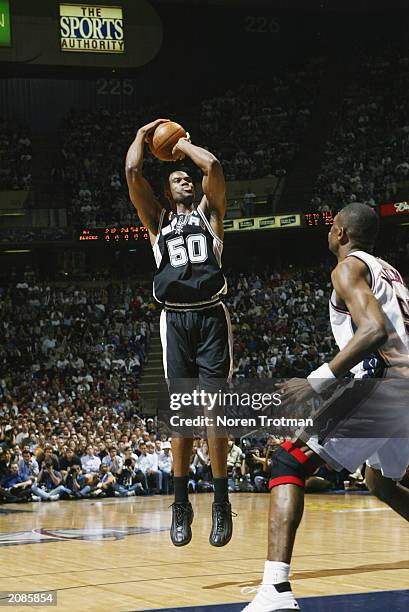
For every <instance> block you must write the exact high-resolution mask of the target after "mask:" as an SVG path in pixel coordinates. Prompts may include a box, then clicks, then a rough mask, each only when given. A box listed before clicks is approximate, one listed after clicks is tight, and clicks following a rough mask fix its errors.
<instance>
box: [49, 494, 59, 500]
mask: <svg viewBox="0 0 409 612" xmlns="http://www.w3.org/2000/svg"><path fill="white" fill-rule="evenodd" d="M59 499H60V496H59V495H50V497H49V500H50V501H58V500H59Z"/></svg>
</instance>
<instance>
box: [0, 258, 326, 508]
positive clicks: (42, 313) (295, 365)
mask: <svg viewBox="0 0 409 612" xmlns="http://www.w3.org/2000/svg"><path fill="white" fill-rule="evenodd" d="M105 285H106V286H104V287H96V286H94V285H91V286H90V287H88V288H84V286H81V285H77V286H74V285H68V284H67V283H65V284H63V283H56V284H46V283H41V282H38V281H37V280H36V278H35V276H34V275H33V274H30V275H29V274H27V275H26V277H25V278H24V279H22V280H20V282H15V283H12V284H11V285H9V286H7V287H5V288H2V289H0V449H1V452H2V455H1V458H0V498H1V499H3V500H6V501H16V499H20V498H21V499H23V500H27V499H34V501H36V500H38V499H40V500H50V501H56V500H57V499H61V498H64V497H70V498H81V497H89V496H101V495H119V496H129V495H134V494H141V495H144V494H148V493H152V492H157V493H160V492H162V493H168V492H169V491H170V490H171V487H172V478H171V471H172V455H171V450H170V444H169V438H168V433H167V432H166V431H162V430H161V429H160V427H159V426H158V425H157V424H156V423H154V421H153V420H149V419H144V418H143V406H141V403H140V398H139V394H138V380H139V376H140V373H141V369H142V367H143V365H144V363H145V361H146V352H147V347H148V343H149V337H150V334H151V333H152V330H153V325H154V321H155V317H156V316H157V312H156V306H155V305H154V304H153V300H152V298H151V292H150V289H145V288H143V287H141V286H136V285H133V286H131V285H130V284H129V283H125V282H121V283H116V284H111V285H110V284H108V283H105ZM229 295H230V297H229V298H228V300H227V305H228V307H229V309H230V311H231V313H232V324H233V331H234V339H235V344H234V353H235V362H234V378H235V379H236V380H240V379H242V378H256V379H259V380H261V379H264V378H271V377H287V376H288V377H289V376H303V375H305V374H307V373H309V372H310V371H311V370H312V369H314V368H316V367H317V366H318V365H319V364H320V363H322V361H325V360H327V359H328V356H329V355H330V354H331V352H332V350H333V344H332V339H331V334H330V331H329V326H328V317H327V299H328V278H327V275H326V273H325V272H324V270H323V269H321V268H317V269H311V270H310V271H309V272H307V271H305V270H304V271H302V270H298V269H294V270H292V269H288V270H287V271H286V272H282V273H277V272H271V273H270V272H268V271H265V272H264V273H260V274H258V275H256V274H246V275H244V274H239V275H237V276H236V277H232V278H230V293H229ZM265 441H266V440H265V436H264V438H263V436H262V438H261V441H259V443H258V445H259V448H258V450H257V451H255V452H254V453H251V454H252V455H253V454H255V455H257V453H260V457H264V455H265V448H266V446H265ZM235 452H237V451H235ZM245 457H246V455H243V453H242V451H240V457H238V456H237V457H236V459H235V461H234V465H231V466H230V468H231V470H230V488H231V490H232V491H234V490H244V488H246V487H247V490H250V487H256V488H257V487H258V489H259V490H262V489H263V487H264V485H265V479H263V478H264V477H263V474H262V472H263V470H262V469H261V468H260V469H259V470H258V471H257V469H255V467H254V465H255V464H256V463H257V460H255V459H253V458H252V457H251V458H250V461H249V457H247V460H246V461H245V464H243V459H245ZM253 464H254V465H253ZM249 466H250V467H249ZM233 467H234V468H235V470H236V471H235V472H234V473H233ZM256 467H258V466H256ZM236 468H237V469H236ZM253 468H254V469H253ZM210 474H211V472H210V462H209V457H208V449H207V445H206V443H205V441H204V440H202V441H199V440H197V441H196V442H195V448H194V454H193V455H192V461H191V483H190V486H191V489H192V490H198V491H200V490H209V488H211V486H212V485H211V478H210ZM248 474H250V476H248ZM255 476H260V479H259V480H257V486H256V481H255ZM240 479H241V480H240ZM243 479H244V480H243ZM238 482H245V483H247V484H244V485H243V484H240V485H238V484H237V483H238ZM243 487H244V488H243Z"/></svg>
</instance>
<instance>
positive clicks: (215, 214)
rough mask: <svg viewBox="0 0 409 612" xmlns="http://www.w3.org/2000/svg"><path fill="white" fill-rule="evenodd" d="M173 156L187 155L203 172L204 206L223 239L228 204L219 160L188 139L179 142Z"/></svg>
mask: <svg viewBox="0 0 409 612" xmlns="http://www.w3.org/2000/svg"><path fill="white" fill-rule="evenodd" d="M173 154H174V156H175V157H177V156H178V154H182V155H187V156H188V157H190V159H191V160H192V161H193V162H194V163H195V164H196V166H198V167H199V168H200V170H201V171H202V172H203V181H202V186H203V193H204V195H205V196H206V199H205V201H204V202H203V206H205V207H206V208H207V211H208V212H209V214H210V220H211V223H212V226H213V228H214V229H215V231H216V233H217V235H218V236H220V238H222V237H223V219H224V216H225V214H226V206H227V204H226V182H225V180H224V174H223V169H222V166H221V164H220V162H219V160H218V159H217V157H215V156H214V155H213V154H212V153H210V151H207V150H206V149H203V148H202V147H198V146H196V145H194V144H192V143H191V142H189V140H188V139H187V138H181V139H180V140H179V141H178V143H177V144H176V146H175V147H174V149H173ZM201 205H202V204H201ZM205 212H206V211H205Z"/></svg>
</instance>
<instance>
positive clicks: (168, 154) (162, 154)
mask: <svg viewBox="0 0 409 612" xmlns="http://www.w3.org/2000/svg"><path fill="white" fill-rule="evenodd" d="M185 136H186V131H185V129H184V128H183V127H182V126H181V125H179V123H175V122H174V121H168V122H166V123H162V124H161V125H158V127H157V128H156V130H155V132H154V134H153V137H152V138H151V139H150V141H149V148H150V150H151V151H152V153H153V155H154V156H155V157H157V158H158V159H161V160H162V161H173V156H172V149H173V147H174V146H175V144H176V143H177V141H178V140H179V138H183V137H185Z"/></svg>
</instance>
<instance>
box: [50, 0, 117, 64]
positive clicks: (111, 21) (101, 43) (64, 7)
mask: <svg viewBox="0 0 409 612" xmlns="http://www.w3.org/2000/svg"><path fill="white" fill-rule="evenodd" d="M60 32H61V51H80V52H83V53H124V51H125V42H124V23H123V18H122V8H120V7H114V6H110V7H107V6H84V5H80V4H60Z"/></svg>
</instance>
